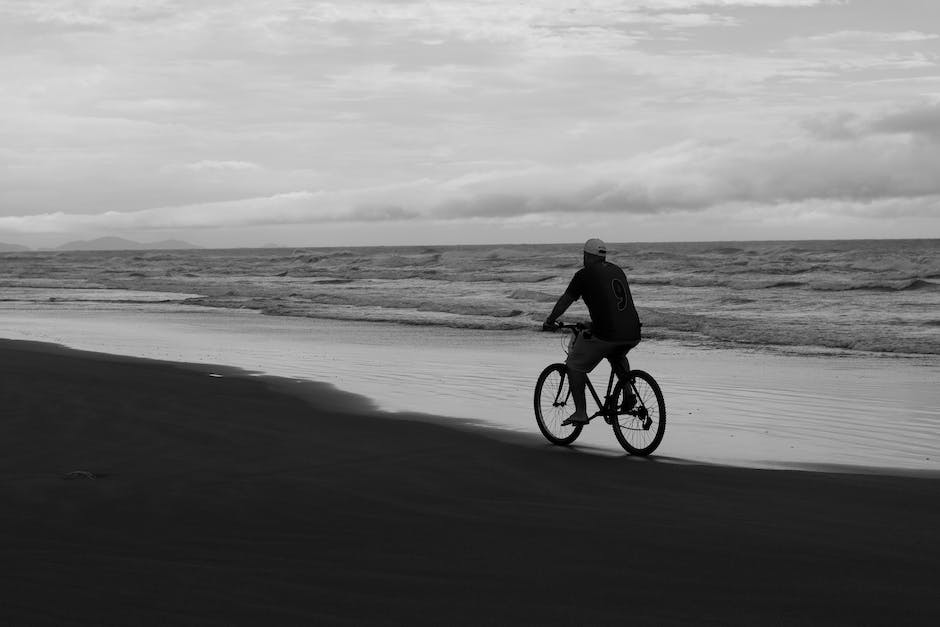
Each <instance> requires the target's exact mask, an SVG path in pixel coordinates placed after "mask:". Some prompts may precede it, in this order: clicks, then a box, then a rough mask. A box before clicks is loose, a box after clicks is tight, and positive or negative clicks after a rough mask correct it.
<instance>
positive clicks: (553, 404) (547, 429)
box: [535, 364, 582, 446]
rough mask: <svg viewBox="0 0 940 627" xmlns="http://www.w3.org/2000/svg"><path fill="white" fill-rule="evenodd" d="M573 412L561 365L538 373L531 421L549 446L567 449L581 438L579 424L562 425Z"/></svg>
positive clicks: (572, 401)
mask: <svg viewBox="0 0 940 627" xmlns="http://www.w3.org/2000/svg"><path fill="white" fill-rule="evenodd" d="M573 412H574V399H572V398H571V388H570V387H568V369H567V368H566V367H565V364H552V365H550V366H548V367H547V368H545V370H543V371H542V374H540V375H539V379H538V382H537V383H536V384H535V421H536V422H537V423H538V425H539V430H540V431H541V432H542V435H544V436H545V438H546V439H547V440H548V441H549V442H551V443H552V444H559V445H561V446H567V445H568V444H571V443H572V442H574V441H575V439H577V437H578V436H579V435H581V428H582V427H581V425H576V426H572V425H562V424H561V423H562V422H564V421H565V420H566V419H567V418H568V416H569V415H570V414H572V413H573Z"/></svg>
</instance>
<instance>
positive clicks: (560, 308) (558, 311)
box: [542, 292, 575, 329]
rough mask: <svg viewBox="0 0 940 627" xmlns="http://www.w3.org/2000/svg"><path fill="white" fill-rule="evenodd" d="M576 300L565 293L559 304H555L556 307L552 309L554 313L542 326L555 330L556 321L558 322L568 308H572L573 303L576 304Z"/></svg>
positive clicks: (549, 315)
mask: <svg viewBox="0 0 940 627" xmlns="http://www.w3.org/2000/svg"><path fill="white" fill-rule="evenodd" d="M574 300H575V299H574V298H572V297H571V295H570V294H568V292H565V293H564V294H562V295H561V297H560V298H559V299H558V302H557V303H555V307H554V308H553V309H552V313H550V314H548V318H546V319H545V322H544V324H542V328H543V329H553V328H554V326H555V321H556V320H558V319H559V318H560V317H561V316H562V315H563V314H564V313H565V312H566V311H568V307H571V303H573V302H574Z"/></svg>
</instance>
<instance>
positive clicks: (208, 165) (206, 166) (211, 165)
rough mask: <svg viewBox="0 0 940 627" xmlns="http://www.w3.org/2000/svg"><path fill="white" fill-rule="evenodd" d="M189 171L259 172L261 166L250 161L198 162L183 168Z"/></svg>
mask: <svg viewBox="0 0 940 627" xmlns="http://www.w3.org/2000/svg"><path fill="white" fill-rule="evenodd" d="M182 167H183V168H185V169H187V170H192V171H195V172H199V171H202V170H209V171H218V170H222V171H224V170H234V171H243V170H259V169H261V166H259V165H258V164H257V163H250V162H248V161H210V160H203V161H197V162H195V163H187V164H185V165H183V166H182Z"/></svg>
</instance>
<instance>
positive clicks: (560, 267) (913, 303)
mask: <svg viewBox="0 0 940 627" xmlns="http://www.w3.org/2000/svg"><path fill="white" fill-rule="evenodd" d="M612 249H613V250H614V251H615V253H614V255H613V256H612V260H613V261H615V262H616V263H618V264H620V265H622V266H624V267H625V268H626V270H627V274H628V277H629V279H630V282H631V285H632V291H633V296H634V300H635V302H636V303H637V305H638V306H639V307H640V310H641V312H640V313H641V317H642V319H643V322H644V333H645V335H646V337H648V338H668V339H676V340H680V341H690V342H703V341H704V342H708V343H714V344H716V345H727V346H738V345H742V344H744V345H750V346H761V345H785V346H818V347H826V348H836V349H846V350H866V351H876V352H895V353H902V352H903V353H936V354H940V345H938V344H940V339H938V337H937V333H936V328H937V326H938V325H937V319H936V314H935V313H934V312H936V311H938V310H940V289H938V288H940V282H938V281H937V280H936V279H937V278H940V262H938V259H940V241H937V240H932V241H917V242H897V241H880V242H879V241H874V242H851V241H850V242H733V243H728V242H726V243H680V244H662V243H659V244H618V245H612ZM580 251H581V249H580V246H578V245H576V244H551V245H539V246H519V247H508V246H456V247H454V246H451V247H448V246H433V247H428V246H423V247H381V248H379V247H373V248H335V249H317V248H298V249H293V250H290V249H263V250H251V249H242V250H199V251H159V252H141V251H134V252H130V253H129V252H99V253H96V252H82V253H65V252H45V253H28V254H24V253H15V254H0V259H2V263H0V302H3V303H4V305H3V306H4V307H7V308H9V307H16V306H18V303H22V304H23V305H24V306H26V305H27V304H29V303H34V304H35V303H40V302H41V303H44V304H43V305H42V306H44V307H48V306H62V307H68V306H71V305H69V303H70V302H71V303H76V306H79V305H77V303H79V301H80V300H81V297H80V296H79V294H82V293H83V292H82V290H88V289H96V290H106V291H105V292H102V293H101V294H99V295H97V296H95V298H98V299H99V300H101V301H102V303H101V304H102V306H104V305H105V304H107V305H108V306H112V305H115V306H127V307H134V306H135V304H134V301H135V299H137V298H138V297H137V296H133V295H131V296H128V295H127V294H128V293H137V292H139V293H148V294H163V296H162V299H173V298H180V305H181V306H187V307H188V306H198V307H205V306H209V307H217V308H232V309H254V310H257V311H261V312H263V313H265V314H269V315H278V316H304V317H321V318H341V319H349V320H376V321H378V320H381V321H386V322H397V323H401V324H417V325H432V326H433V325H443V326H454V327H461V328H477V329H486V330H499V329H532V328H537V326H538V325H539V324H540V323H541V321H542V320H544V318H545V316H546V315H547V313H548V311H549V310H550V308H551V305H552V304H553V303H554V301H555V300H556V299H557V297H558V295H559V294H561V293H562V292H563V291H564V289H565V286H566V285H567V282H568V281H569V279H570V277H571V275H572V274H573V273H574V272H575V271H576V270H577V269H578V268H579V267H580V265H581V252H580ZM121 290H123V292H121ZM70 294H71V295H72V296H70ZM84 294H85V297H84V298H86V299H87V298H88V296H89V295H90V294H89V293H87V292H84ZM180 294H182V295H187V296H176V295H180ZM50 298H54V299H55V300H50ZM147 298H150V297H145V298H144V300H145V301H146V299H147ZM154 298H156V297H154ZM103 301H108V302H107V303H104V302H103ZM118 301H120V302H118ZM148 302H149V301H148ZM91 304H92V305H93V304H94V303H91ZM30 306H31V305H30ZM80 306H82V307H86V306H91V305H89V302H86V303H85V304H83V305H80ZM568 315H570V316H573V317H579V316H580V317H582V318H583V317H586V316H587V312H586V310H585V309H584V307H583V304H581V303H578V304H576V305H575V306H573V308H572V309H571V310H569V313H568Z"/></svg>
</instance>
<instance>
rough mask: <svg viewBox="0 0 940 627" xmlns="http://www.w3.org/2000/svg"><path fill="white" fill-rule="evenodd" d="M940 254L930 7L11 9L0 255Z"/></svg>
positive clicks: (1, 52) (933, 14)
mask: <svg viewBox="0 0 940 627" xmlns="http://www.w3.org/2000/svg"><path fill="white" fill-rule="evenodd" d="M101 236H120V237H127V238H131V239H136V240H138V241H144V242H148V241H157V240H163V239H168V238H179V239H184V240H187V241H190V242H192V243H195V244H198V245H203V246H210V247H220V246H261V245H267V244H278V245H285V246H305V245H309V246H323V245H338V246H345V245H374V244H379V245H398V244H451V243H512V242H519V243H535V242H567V241H579V240H582V239H586V238H588V237H593V236H597V237H602V238H604V239H607V240H610V241H618V242H630V241H689V240H747V239H762V240H766V239H808V238H826V239H828V238H869V237H871V238H878V237H934V238H936V237H940V3H938V2H936V1H935V0H636V1H630V0H545V1H541V0H540V1H534V0H517V1H510V0H467V1H463V0H433V1H421V2H417V1H408V0H381V1H359V0H346V1H343V2H316V1H309V0H267V1H265V2H246V1H243V0H219V1H216V0H205V1H196V0H193V1H176V0H172V1H166V0H141V1H126V2H116V1H113V0H81V1H79V0H22V1H20V0H0V242H5V243H12V244H21V245H26V246H31V247H48V246H56V245H59V244H61V243H63V242H66V241H70V240H75V239H89V238H95V237H101Z"/></svg>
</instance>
